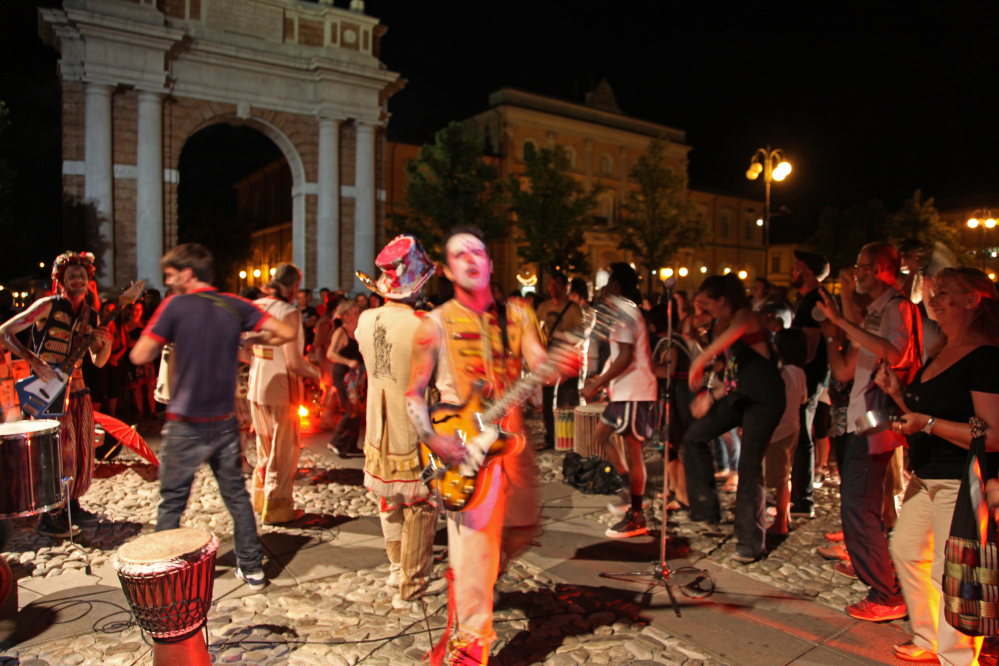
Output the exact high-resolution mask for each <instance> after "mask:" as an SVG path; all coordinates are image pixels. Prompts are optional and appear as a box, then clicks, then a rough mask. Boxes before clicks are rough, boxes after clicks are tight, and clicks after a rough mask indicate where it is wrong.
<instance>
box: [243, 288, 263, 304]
mask: <svg viewBox="0 0 999 666" xmlns="http://www.w3.org/2000/svg"><path fill="white" fill-rule="evenodd" d="M263 295H264V292H262V291H260V290H259V289H257V288H256V287H243V288H242V289H240V290H239V296H240V298H245V299H246V300H248V301H255V300H257V299H258V298H260V297H261V296H263Z"/></svg>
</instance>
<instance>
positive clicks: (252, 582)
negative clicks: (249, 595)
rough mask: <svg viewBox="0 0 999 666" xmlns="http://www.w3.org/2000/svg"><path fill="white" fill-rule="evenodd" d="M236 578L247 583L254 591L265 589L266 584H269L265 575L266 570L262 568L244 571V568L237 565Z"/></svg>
mask: <svg viewBox="0 0 999 666" xmlns="http://www.w3.org/2000/svg"><path fill="white" fill-rule="evenodd" d="M236 578H238V579H240V580H241V581H243V582H244V583H246V585H247V587H249V588H250V589H251V590H253V591H254V592H257V591H259V590H262V589H264V586H265V585H267V577H266V576H264V572H263V570H262V569H257V570H256V571H246V572H244V571H243V570H242V569H240V568H239V567H237V568H236Z"/></svg>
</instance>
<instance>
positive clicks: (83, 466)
mask: <svg viewBox="0 0 999 666" xmlns="http://www.w3.org/2000/svg"><path fill="white" fill-rule="evenodd" d="M93 277H94V255H92V254H90V253H89V252H79V253H77V252H65V253H63V254H60V255H59V256H58V257H56V260H55V262H54V263H53V264H52V284H53V286H54V287H55V289H56V295H55V296H50V297H48V298H42V299H39V300H37V301H35V302H34V304H32V306H31V307H30V308H28V309H27V310H25V311H24V312H22V313H21V314H19V315H17V316H15V317H14V318H12V319H10V320H8V321H7V322H6V323H5V324H4V325H3V326H0V337H2V338H3V341H4V344H5V345H6V346H7V348H8V349H10V350H11V351H12V352H14V353H15V354H17V356H19V357H20V358H22V359H24V360H25V361H27V362H28V365H30V366H31V370H32V372H34V373H35V375H36V376H37V377H38V378H39V379H41V380H42V381H46V382H48V381H52V380H53V379H55V378H56V374H55V372H53V370H52V368H55V367H58V366H59V365H60V364H61V363H63V362H64V361H65V360H66V359H67V358H68V357H69V356H71V355H72V354H73V353H74V352H75V351H76V350H77V348H78V347H79V346H80V345H81V344H84V341H85V340H86V337H87V336H88V335H89V334H90V333H93V335H94V338H95V339H94V341H93V342H91V343H90V356H91V359H92V360H93V362H94V365H95V366H97V367H98V368H100V367H103V366H104V364H105V363H107V360H108V357H109V356H110V355H111V335H110V334H109V333H108V332H107V331H106V330H104V329H101V328H94V326H96V324H97V323H98V322H97V313H96V312H95V311H94V309H93V308H91V307H90V306H89V305H87V304H86V302H85V299H86V295H87V291H88V289H89V285H90V281H91V280H92V279H93ZM36 325H37V328H38V331H37V335H34V336H33V338H32V339H33V341H34V349H28V348H27V347H25V346H24V345H23V344H21V342H20V340H18V339H17V337H16V336H17V333H20V332H21V331H23V330H25V329H27V328H30V327H32V326H36ZM81 368H82V361H77V363H76V365H75V366H74V368H73V376H72V378H71V379H70V383H69V387H68V389H67V390H68V391H69V402H68V404H67V406H66V412H65V414H63V416H61V417H59V422H60V423H61V424H62V429H61V432H62V460H63V473H64V474H67V475H69V476H71V477H72V480H71V481H70V484H69V502H70V509H72V511H71V513H72V518H73V522H74V523H75V524H77V525H79V524H82V523H84V522H92V521H94V520H95V519H96V518H97V516H95V515H94V514H93V513H91V512H89V511H84V510H83V508H82V507H81V506H80V498H81V497H83V495H84V494H85V493H86V492H87V490H89V489H90V482H91V480H92V479H93V474H94V412H93V408H92V406H91V403H90V391H89V390H88V389H87V387H86V386H85V385H84V383H83V371H82V369H81ZM37 529H38V533H39V534H44V535H46V536H52V537H67V536H69V535H70V530H71V529H72V527H71V526H70V524H69V519H68V518H67V512H66V509H60V510H58V511H55V512H52V513H46V514H43V515H42V518H41V520H40V521H39V523H38V528H37Z"/></svg>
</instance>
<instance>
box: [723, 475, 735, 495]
mask: <svg viewBox="0 0 999 666" xmlns="http://www.w3.org/2000/svg"><path fill="white" fill-rule="evenodd" d="M737 490H739V477H738V476H730V477H729V478H728V481H726V482H725V485H724V486H722V489H721V491H722V492H723V493H734V492H736V491H737Z"/></svg>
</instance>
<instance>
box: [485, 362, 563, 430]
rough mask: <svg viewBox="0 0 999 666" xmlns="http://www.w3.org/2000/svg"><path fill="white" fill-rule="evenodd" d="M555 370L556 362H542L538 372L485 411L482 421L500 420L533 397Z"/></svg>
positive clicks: (514, 386) (515, 385) (515, 386)
mask: <svg viewBox="0 0 999 666" xmlns="http://www.w3.org/2000/svg"><path fill="white" fill-rule="evenodd" d="M555 372H556V369H555V364H554V363H552V362H551V361H548V362H547V363H544V364H542V366H541V367H540V368H538V370H537V372H535V373H533V374H530V375H528V376H526V377H524V378H523V379H521V380H520V381H519V382H517V383H516V384H514V385H513V387H512V388H511V389H510V392H509V393H507V394H506V395H505V396H503V397H502V398H501V399H500V400H499V401H498V402H495V403H493V405H492V406H491V407H490V408H489V409H487V410H486V411H485V412H483V414H482V422H483V423H495V422H496V421H499V420H500V419H501V418H503V417H504V416H505V415H506V413H507V412H509V411H510V410H511V409H513V408H514V407H516V406H517V405H519V404H520V403H522V402H524V401H525V400H527V399H528V398H529V397H531V394H532V393H534V392H535V391H536V390H538V387H539V386H541V385H542V384H544V383H545V382H547V381H548V380H549V379H550V378H551V377H552V376H553V374H554V373H555Z"/></svg>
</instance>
